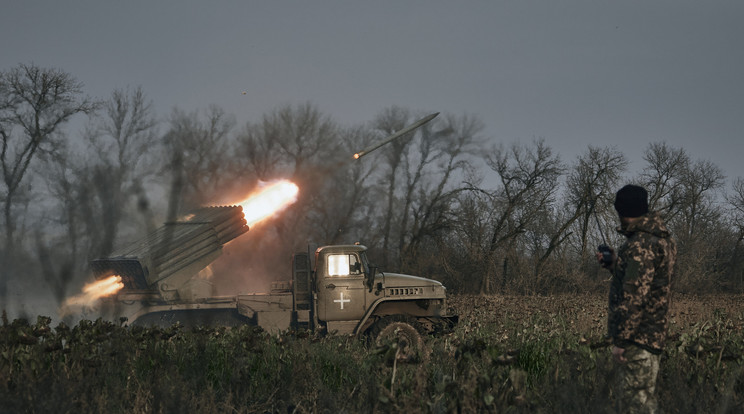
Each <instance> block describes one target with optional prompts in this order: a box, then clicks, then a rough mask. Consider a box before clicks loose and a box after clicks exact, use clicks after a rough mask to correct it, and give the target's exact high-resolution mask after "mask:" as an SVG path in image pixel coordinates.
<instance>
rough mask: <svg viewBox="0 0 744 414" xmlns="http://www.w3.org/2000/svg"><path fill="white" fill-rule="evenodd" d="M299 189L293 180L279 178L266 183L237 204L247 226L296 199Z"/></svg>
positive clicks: (272, 213)
mask: <svg viewBox="0 0 744 414" xmlns="http://www.w3.org/2000/svg"><path fill="white" fill-rule="evenodd" d="M299 191H300V189H299V188H298V187H297V185H296V184H294V183H293V182H291V181H287V180H280V181H276V182H273V183H270V184H267V185H266V186H264V187H263V188H261V189H260V190H258V191H256V192H255V193H253V194H251V195H250V196H249V197H248V198H246V199H245V200H243V201H240V202H238V203H237V204H239V205H240V206H242V207H243V215H244V216H245V221H246V222H247V224H248V226H253V225H254V224H256V223H258V222H260V221H261V220H263V219H265V218H268V217H271V216H273V215H274V214H275V213H277V212H279V211H281V210H283V209H285V208H286V207H287V206H289V205H290V204H292V203H294V202H295V201H297V194H298V193H299Z"/></svg>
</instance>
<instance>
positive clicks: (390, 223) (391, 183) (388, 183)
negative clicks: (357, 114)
mask: <svg viewBox="0 0 744 414" xmlns="http://www.w3.org/2000/svg"><path fill="white" fill-rule="evenodd" d="M410 119H411V115H410V112H409V111H408V110H407V109H404V108H401V107H397V106H393V107H390V108H386V109H385V110H383V111H382V112H381V113H380V114H379V115H378V116H377V117H376V118H375V121H374V127H375V129H376V130H378V131H380V136H381V137H383V136H388V135H391V134H393V133H395V132H397V131H400V130H401V129H403V128H405V127H406V125H407V124H408V123H409V121H410ZM414 133H415V131H414V132H412V133H411V134H409V135H408V136H405V137H401V138H399V139H396V140H394V141H392V142H391V143H389V144H388V145H386V146H385V147H383V149H382V150H381V151H382V154H381V155H382V157H383V159H384V162H385V164H386V169H385V172H384V173H383V175H382V177H380V183H381V187H383V188H384V190H383V191H384V194H385V202H386V208H385V210H383V211H382V212H381V218H382V228H381V231H382V233H381V236H382V257H381V261H382V262H381V263H380V264H381V265H382V266H383V268H384V267H387V266H388V265H389V264H390V262H391V261H392V256H394V252H393V251H392V243H393V241H392V240H393V238H394V235H393V232H392V230H393V227H394V221H396V220H400V219H401V214H400V213H399V212H398V209H397V207H396V189H397V188H398V171H399V170H400V169H401V168H403V167H402V165H403V163H404V154H405V153H406V152H407V150H408V146H409V145H410V144H411V137H412V136H413V134H414Z"/></svg>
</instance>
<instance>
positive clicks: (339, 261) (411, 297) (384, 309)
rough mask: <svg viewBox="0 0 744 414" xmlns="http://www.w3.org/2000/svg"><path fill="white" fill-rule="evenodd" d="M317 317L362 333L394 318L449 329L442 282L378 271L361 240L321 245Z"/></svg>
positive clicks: (422, 327)
mask: <svg viewBox="0 0 744 414" xmlns="http://www.w3.org/2000/svg"><path fill="white" fill-rule="evenodd" d="M313 284H314V293H315V301H314V302H315V318H314V319H315V322H316V323H317V324H318V325H320V326H324V327H325V329H327V330H328V331H329V332H338V333H349V334H352V333H353V334H361V333H365V332H369V331H370V330H372V329H373V327H374V326H375V324H377V325H380V324H384V323H385V322H386V321H388V322H389V320H391V319H396V320H403V319H405V320H408V321H409V322H410V324H411V325H414V326H415V328H416V329H417V330H419V331H423V332H432V331H435V330H437V329H445V328H446V327H447V326H449V325H451V324H453V323H454V322H455V321H456V319H455V317H453V316H451V315H448V314H447V306H446V305H447V303H446V289H445V287H444V286H442V284H441V283H440V282H438V281H435V280H432V279H426V278H422V277H417V276H411V275H403V274H397V273H386V272H379V271H377V269H376V268H375V267H374V266H371V265H370V264H369V260H368V258H367V248H366V247H365V246H362V245H338V246H323V247H320V248H318V249H317V250H316V252H315V270H314V271H313Z"/></svg>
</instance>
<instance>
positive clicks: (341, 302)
mask: <svg viewBox="0 0 744 414" xmlns="http://www.w3.org/2000/svg"><path fill="white" fill-rule="evenodd" d="M333 301H334V302H336V303H340V304H341V310H343V309H344V303H345V302H351V299H344V292H341V296H340V299H334V300H333Z"/></svg>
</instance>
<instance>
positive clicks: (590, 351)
mask: <svg viewBox="0 0 744 414" xmlns="http://www.w3.org/2000/svg"><path fill="white" fill-rule="evenodd" d="M740 299H741V298H740V297H736V298H731V297H723V298H722V297H717V298H704V299H694V298H693V299H684V300H680V301H677V302H675V304H674V305H673V315H672V321H673V323H672V327H671V340H670V342H669V344H668V347H667V351H666V352H665V354H664V358H663V359H662V367H661V373H660V379H659V397H660V403H661V405H662V407H663V408H664V411H665V412H668V413H687V412H720V413H727V412H740V411H741V410H742V408H743V406H744V379H743V378H744V376H743V375H742V374H744V365H743V364H742V362H743V358H742V354H743V351H744V334H743V333H742V325H743V324H744V313H742V311H740V310H738V306H736V304H737V303H738V302H739V301H740ZM453 304H454V305H455V306H456V307H457V308H458V309H457V311H458V312H459V313H460V314H461V315H462V320H461V323H460V325H459V326H458V327H457V329H456V330H455V332H454V333H452V334H449V335H447V336H444V337H439V338H430V339H429V340H428V341H427V346H426V350H425V352H423V353H422V354H421V355H420V356H419V358H418V359H417V360H415V361H411V362H406V363H402V362H398V361H396V358H395V352H396V350H395V347H394V346H393V345H392V344H390V345H388V346H383V347H375V346H373V345H371V344H369V343H367V342H366V341H365V340H363V339H359V338H353V337H346V336H333V335H331V336H327V337H317V336H314V335H312V334H310V333H308V332H291V333H285V334H282V335H279V336H271V335H269V334H267V333H265V332H262V331H261V330H260V329H258V328H254V327H248V326H245V327H241V328H238V329H225V328H209V329H208V328H204V329H195V330H186V329H183V328H181V327H179V326H173V327H171V328H167V329H155V328H141V327H125V326H121V325H120V324H118V323H112V322H108V321H103V320H96V321H87V320H86V321H82V322H80V323H79V324H77V325H76V326H74V327H68V326H65V325H64V324H59V325H58V326H56V327H54V328H52V327H50V320H49V319H48V318H46V317H38V319H37V320H36V321H31V322H28V321H26V320H21V319H17V320H14V321H8V320H7V318H4V319H3V322H2V326H0V401H2V404H0V410H2V411H3V412H60V413H62V412H196V411H198V412H238V413H252V412H260V413H263V412H270V413H273V412H277V413H286V412H290V413H291V412H297V413H304V412H427V413H428V412H431V413H441V412H516V413H519V412H550V413H553V412H559V413H560V412H566V413H569V412H570V413H582V412H586V413H589V412H591V413H596V412H600V413H601V412H606V413H611V412H614V410H613V401H614V399H613V380H612V378H613V370H612V361H611V360H610V352H609V350H608V349H607V348H606V347H604V346H603V341H602V338H603V332H604V323H605V321H604V317H605V315H604V314H603V309H604V300H603V298H601V297H598V296H580V295H570V296H559V297H504V296H489V297H484V296H458V297H455V298H453Z"/></svg>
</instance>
